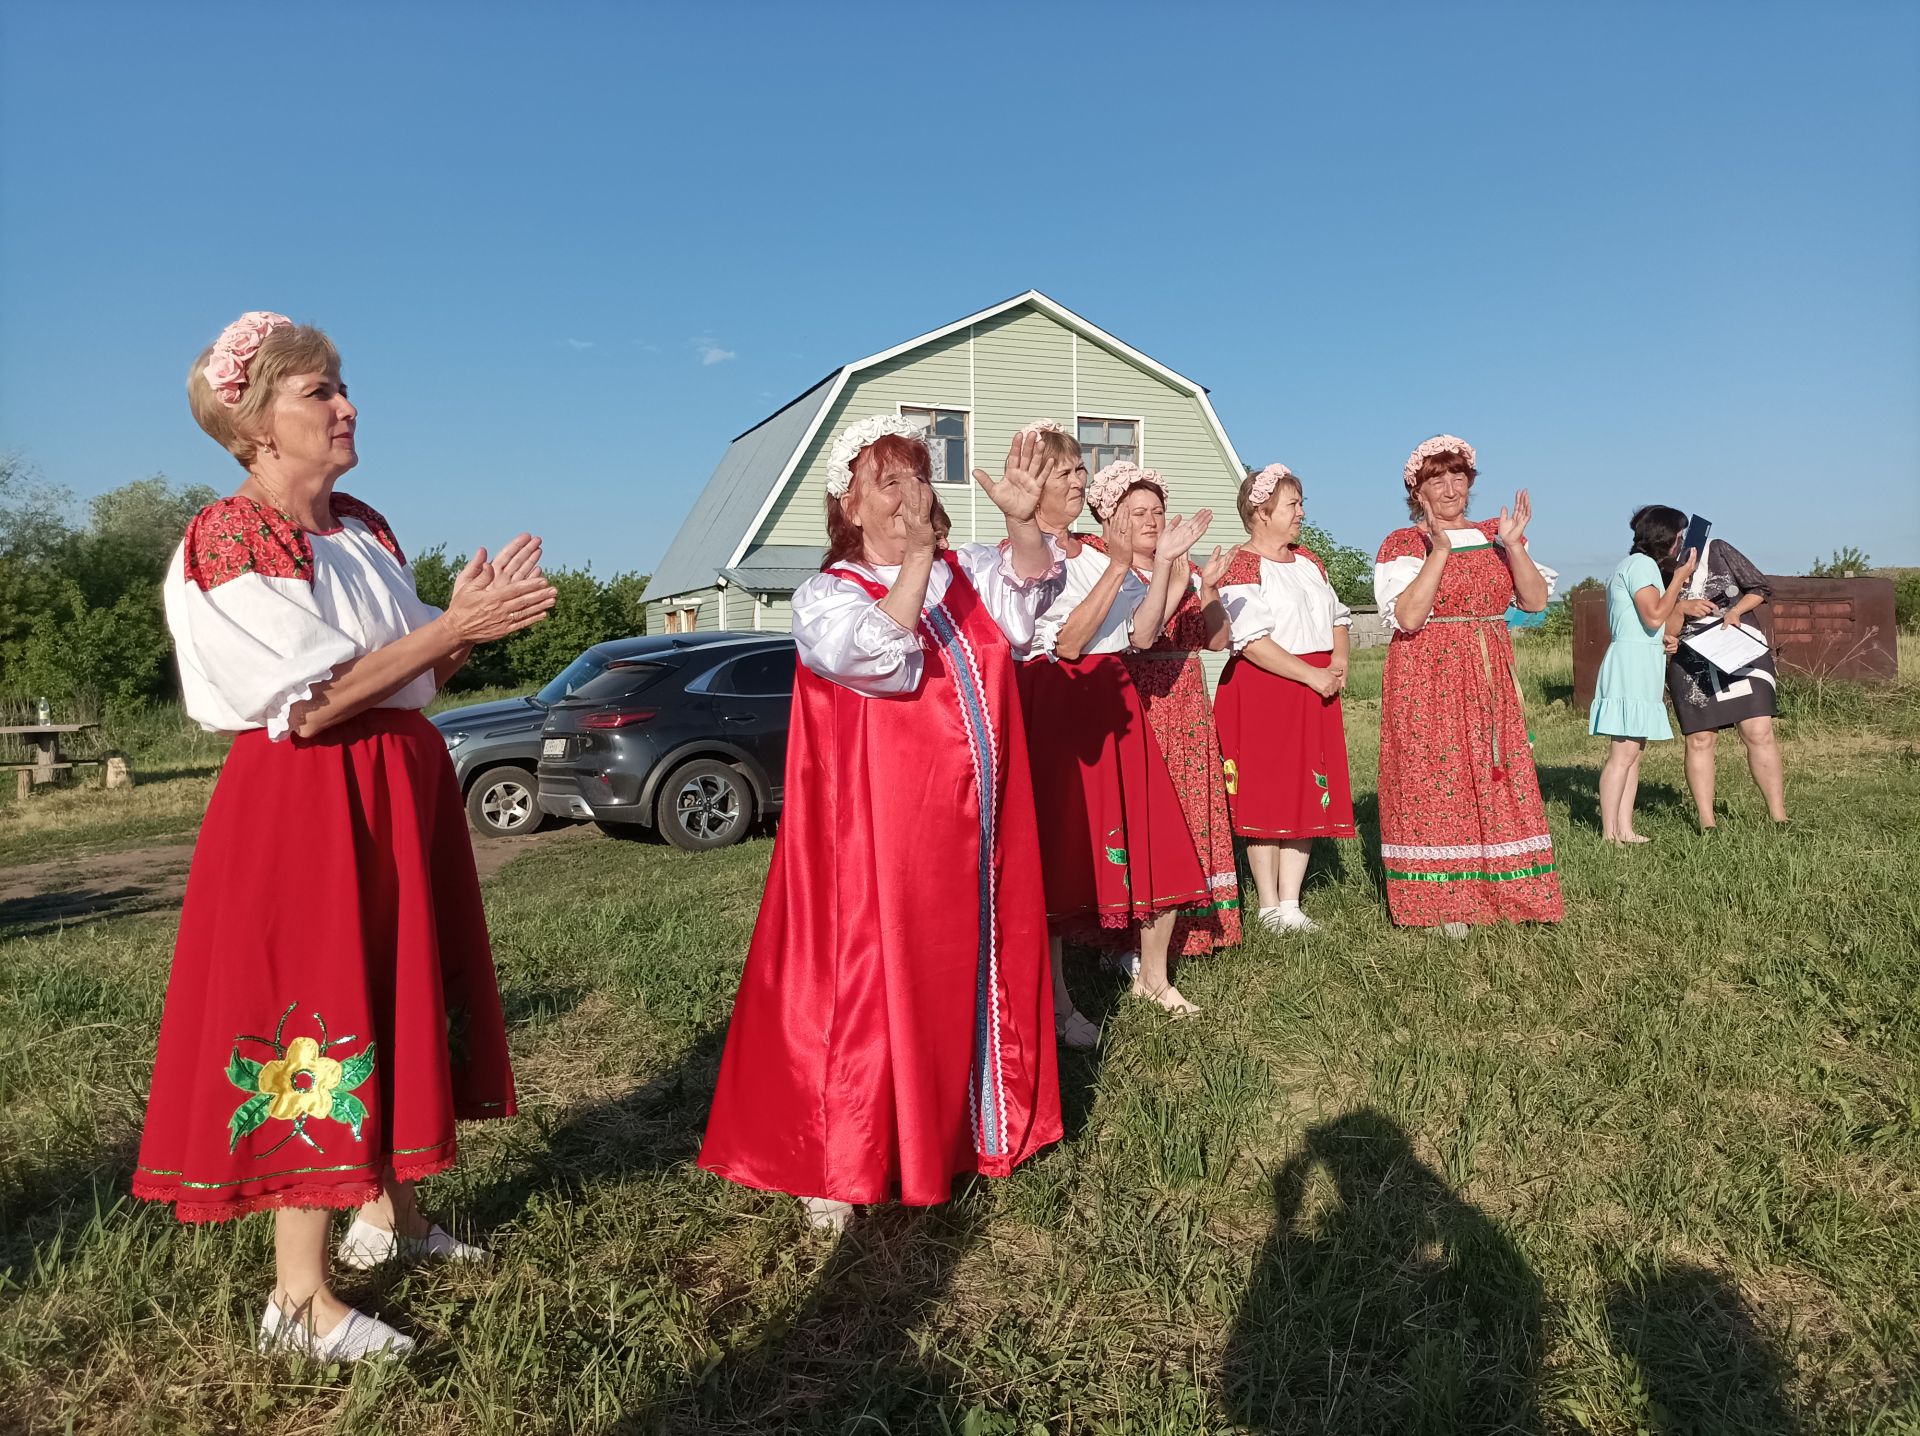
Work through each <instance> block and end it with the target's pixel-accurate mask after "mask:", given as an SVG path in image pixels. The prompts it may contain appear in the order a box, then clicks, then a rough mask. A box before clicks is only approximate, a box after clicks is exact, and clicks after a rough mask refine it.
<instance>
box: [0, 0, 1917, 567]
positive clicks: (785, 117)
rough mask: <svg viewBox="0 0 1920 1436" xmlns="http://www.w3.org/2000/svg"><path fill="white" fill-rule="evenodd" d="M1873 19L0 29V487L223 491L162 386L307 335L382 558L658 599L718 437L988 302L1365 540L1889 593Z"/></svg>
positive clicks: (879, 10) (1907, 525) (251, 22)
mask: <svg viewBox="0 0 1920 1436" xmlns="http://www.w3.org/2000/svg"><path fill="white" fill-rule="evenodd" d="M1917 65H1920V9H1917V8H1916V7H1914V6H1913V5H1911V4H1891V3H1889V4H1845V3H1840V4H1823V5H1818V6H1815V5H1813V4H1806V5H1802V6H1797V7H1786V6H1778V5H1768V4H1758V5H1756V4H1725V5H1721V4H1659V5H1639V4H1627V5H1603V6H1601V5H1589V6H1571V5H1538V4H1527V5H1513V6H1491V5H1458V4H1449V5H1443V6H1438V5H1426V4H1423V5H1406V6H1398V5H1339V6H1335V5H1317V6H1311V7H1309V6H1300V5H1284V6H1283V5H1276V4H1261V5H1246V6H1227V5H1193V6H1188V7H1174V6H1169V5H1164V4H1160V5H1151V6H1148V5H1133V4H1109V5H1100V6H1093V5H1078V4H1048V5H1044V6H1041V5H1026V6H1020V7H1011V6H1008V7H1001V6H993V5H989V6H976V7H959V8H956V7H943V8H934V7H917V6H910V5H892V6H885V7H881V6H873V7H865V6H854V5H823V4H814V5H793V4H781V5H774V4H765V5H760V4H742V5H718V4H714V5H690V4H681V5H672V6H668V5H659V6H641V5H635V4H580V3H555V4H550V5H544V6H535V5H507V4H504V3H474V0H467V3H462V4H458V5H452V4H448V5H439V4H424V3H420V4H416V3H397V4H384V5H378V6H362V5H357V4H321V5H313V6H287V5H254V6H234V5H228V6H216V5H213V4H208V3H199V2H198V0H176V3H170V4H165V5H153V4H150V3H149V4H143V5H141V6H138V7H133V6H103V5H96V4H86V3H61V4H35V5H29V4H27V3H25V0H0V449H6V450H11V451H14V452H17V453H20V454H22V455H23V456H25V457H26V458H27V459H28V460H30V461H31V462H32V463H33V464H35V465H36V466H37V467H38V468H39V469H40V471H41V472H42V474H43V475H44V476H45V477H46V478H47V479H49V480H51V481H53V482H56V483H60V484H64V485H66V486H67V487H69V488H71V489H73V490H74V491H75V492H76V493H78V494H81V495H83V496H84V495H87V494H92V493H97V492H99V491H101V490H103V489H106V488H110V487H113V486H115V485H117V484H120V483H123V482H126V481H127V480H129V479H134V478H138V477H141V476H143V475H146V474H149V473H152V472H155V471H162V472H165V473H166V474H168V475H169V476H171V477H172V478H174V479H176V480H180V481H202V482H207V483H212V484H215V485H217V486H221V487H223V488H224V487H231V486H233V485H234V484H235V483H237V482H238V480H239V478H240V471H239V469H238V468H237V466H235V465H233V464H232V462H231V461H230V460H229V459H228V458H227V457H226V456H225V455H224V454H222V453H221V452H220V451H218V450H217V449H215V448H214V447H213V445H212V444H211V443H210V442H209V441H208V440H207V439H205V438H204V437H203V436H202V435H201V434H200V433H199V431H198V430H197V429H195V428H194V427H193V424H192V421H191V419H190V418H189V417H188V414H187V409H186V403H185V400H184V397H183V381H184V376H185V371H186V368H187V365H188V362H189V360H190V359H191V358H192V356H193V355H194V354H195V352H196V351H197V350H198V349H199V347H200V346H201V345H203V344H205V343H207V342H208V341H209V340H210V339H211V338H212V337H213V336H214V335H215V334H216V333H217V332H218V331H219V329H220V328H221V326H222V325H223V324H225V323H226V322H227V321H228V320H229V319H231V318H232V317H233V316H234V315H236V314H238V313H239V312H240V311H241V310H245V309H252V308H268V309H279V310H284V311H286V312H288V313H290V314H293V315H294V316H296V317H298V318H300V319H303V320H307V321H311V322H315V323H319V324H322V325H324V326H325V327H326V328H327V329H329V330H330V331H331V332H332V334H333V335H334V337H335V338H336V340H338V341H339V343H340V345H341V348H342V350H343V351H344V354H345V357H346V366H347V375H348V379H349V381H350V383H351V384H352V386H353V390H354V395H355V398H356V400H358V401H359V402H360V404H361V405H362V407H363V411H364V412H363V418H362V429H361V452H362V455H363V458H362V462H361V467H360V469H359V471H358V472H357V473H356V474H355V475H354V476H353V477H352V478H351V479H350V480H349V481H348V487H349V488H351V489H352V490H354V491H355V492H357V493H358V494H360V495H361V496H362V497H364V498H366V499H367V500H369V501H370V502H372V503H374V504H375V505H377V506H378V507H380V508H382V509H384V510H385V511H386V512H387V513H388V514H389V516H390V517H391V518H392V519H393V520H394V522H395V525H396V527H397V528H398V529H399V531H400V534H401V537H402V539H403V541H405V542H407V543H408V544H409V546H410V547H414V548H420V547H425V546H426V545H428V544H430V543H433V542H437V541H441V540H445V541H446V542H448V543H449V544H451V545H452V546H453V547H455V548H458V549H464V548H467V547H470V546H471V545H473V544H475V543H489V544H491V543H494V542H496V541H497V540H498V539H499V538H500V537H502V536H504V535H506V534H508V533H510V532H512V531H513V530H514V529H516V528H518V527H521V526H526V527H532V528H536V529H538V530H539V531H541V532H542V533H544V534H545V535H546V537H547V543H548V549H549V553H550V556H551V560H552V561H553V562H555V563H562V564H567V563H571V564H581V563H589V562H590V563H591V564H592V565H593V566H594V567H595V569H596V570H597V571H599V572H602V573H607V572H611V571H614V570H618V569H624V568H638V569H641V570H645V569H647V568H649V567H650V566H651V565H652V564H653V562H654V561H655V560H656V559H657V558H658V557H659V555H660V553H661V552H662V550H663V548H664V547H665V544H666V542H667V540H668V539H669V537H670V536H671V535H672V533H673V531H674V529H675V528H676V527H677V525H678V524H679V521H680V519H681V518H682V516H683V515H684V514H685V512H686V510H687V508H688V506H689V504H690V503H691V502H692V500H693V497H694V495H695V493H696V492H697V491H698V489H699V487H700V486H701V485H702V484H703V483H704V482H705V480H706V477H707V474H708V472H709V471H710V470H711V468H712V466H713V464H714V462H715V461H716V460H717V458H718V457H719V455H720V453H721V451H722V449H723V448H724V446H725V445H726V443H727V441H728V439H730V438H731V437H732V436H733V435H734V434H735V433H737V432H739V431H740V430H742V429H745V428H747V427H748V426H750V425H751V424H753V423H755V422H756V421H758V420H759V419H760V418H761V417H762V416H763V415H765V414H766V413H767V412H769V411H770V410H771V409H773V408H774V407H776V406H777V405H778V404H780V403H783V402H784V401H785V400H787V399H788V398H790V397H791V396H792V395H794V394H795V393H797V392H798V391H799V390H801V389H803V388H805V387H806V386H807V385H809V384H811V383H813V382H814V381H815V380H816V379H818V378H819V377H820V376H821V375H823V374H824V373H826V372H827V371H828V370H829V369H831V368H833V367H834V366H836V365H838V364H840V363H842V362H845V361H847V360H849V359H853V358H857V357H860V356H862V355H864V354H867V353H870V352H872V351H874V350H878V349H882V348H885V347H888V346H890V345H892V344H894V343H897V342H899V341H900V340H902V339H905V338H908V337H910V336H912V335H914V334H917V333H920V332H922V331H924V330H927V329H931V328H934V327H937V326H938V325H941V324H944V323H946V322H948V321H950V320H952V319H955V318H958V317H959V316H961V315H963V314H966V313H968V312H970V311H972V310H974V309H978V308H981V307H984V306H985V305H987V304H990V303H993V302H995V301H997V300H1000V299H1003V298H1005V297H1007V296H1009V295H1011V294H1015V293H1017V292H1019V291H1021V290H1024V289H1026V288H1028V287H1035V288H1039V289H1041V290H1043V291H1045V292H1047V293H1048V294H1051V295H1052V296H1054V297H1055V298H1057V299H1059V300H1060V301H1061V302H1063V303H1065V304H1067V305H1068V306H1070V307H1071V308H1073V309H1075V310H1077V311H1079V312H1080V313H1082V314H1084V315H1086V316H1087V317H1088V318H1090V319H1092V320H1093V321H1094V322H1095V323H1097V324H1100V325H1102V326H1103V327H1105V328H1107V329H1109V330H1111V331H1113V332H1114V333H1116V334H1118V335H1120V336H1121V337H1122V338H1124V339H1126V340H1127V341H1129V342H1130V343H1132V344H1134V345H1136V346H1138V347H1139V348H1141V349H1144V350H1145V351H1146V352H1148V353H1150V354H1152V355H1153V356H1155V357H1156V358H1158V359H1160V360H1162V361H1164V362H1165V363H1168V364H1170V365H1172V366H1173V367H1174V368H1176V369H1179V370H1181V371H1182V372H1184V373H1187V374H1189V375H1191V376H1193V377H1194V378H1196V379H1199V380H1200V381H1201V382H1203V383H1205V384H1207V385H1208V386H1210V387H1211V389H1212V391H1213V398H1214V403H1215V405H1216V407H1217V409H1218V411H1219V413H1220V416H1221V419H1222V421H1223V422H1224V423H1225V424H1226V426H1227V431H1228V433H1229V434H1230V435H1231V436H1232V437H1233V440H1234V442H1235V444H1236V446H1237V447H1238V448H1239V450H1240V452H1241V454H1242V456H1243V457H1245V458H1246V459H1248V460H1250V461H1252V462H1254V463H1264V462H1268V461H1271V460H1275V459H1278V460H1281V461H1283V462H1285V463H1287V464H1289V465H1290V466H1292V467H1293V468H1295V469H1296V470H1298V471H1299V472H1300V473H1301V474H1302V475H1303V476H1305V478H1306V480H1307V483H1308V496H1309V515H1310V517H1311V518H1312V519H1313V520H1315V521H1317V522H1319V523H1321V524H1323V525H1324V526H1326V527H1328V528H1330V529H1332V530H1333V532H1334V533H1335V535H1336V536H1337V537H1339V538H1341V539H1342V540H1344V541H1346V542H1349V543H1353V544H1356V545H1359V546H1362V547H1365V548H1368V549H1371V548H1372V547H1373V545H1374V544H1376V543H1377V542H1378V540H1379V538H1380V536H1381V535H1382V534H1383V533H1384V532H1385V531H1386V530H1387V529H1389V528H1391V527H1393V526H1394V525H1396V524H1398V523H1400V522H1404V517H1403V516H1404V509H1403V508H1402V507H1401V505H1400V501H1399V491H1400V479H1399V473H1400V466H1401V463H1402V462H1403V460H1404V458H1405V456H1406V454H1407V451H1408V450H1409V449H1410V448H1411V447H1412V446H1413V445H1414V444H1415V443H1416V442H1418V441H1419V440H1420V439H1422V438H1425V437H1426V436H1427V435H1429V434H1432V433H1434V432H1436V431H1440V430H1450V431H1452V432H1455V433H1459V434H1464V435H1466V436H1467V437H1469V438H1470V439H1472V440H1473V441H1474V442H1475V443H1476V444H1477V445H1479V447H1480V451H1481V466H1482V480H1481V484H1480V493H1479V496H1478V498H1477V500H1476V512H1480V513H1483V514H1490V513H1492V512H1493V511H1494V510H1495V508H1497V507H1498V504H1499V502H1500V498H1499V497H1498V496H1499V495H1500V494H1501V493H1502V492H1503V491H1510V490H1511V489H1512V488H1513V487H1515V486H1517V485H1519V484H1527V485H1529V486H1530V487H1531V488H1532V490H1533V494H1534V500H1535V507H1536V512H1537V518H1536V521H1535V528H1534V536H1535V538H1534V542H1535V550H1536V552H1537V553H1538V554H1539V555H1540V556H1541V557H1542V558H1543V559H1544V560H1546V561H1547V562H1550V563H1555V564H1557V565H1558V566H1559V567H1561V568H1562V569H1564V570H1566V571H1567V572H1568V573H1569V575H1577V574H1580V573H1587V572H1596V571H1598V572H1604V571H1606V570H1607V569H1608V568H1610V567H1611V565H1612V563H1613V562H1614V560H1615V559H1616V557H1617V556H1618V555H1619V554H1620V553H1621V552H1622V551H1623V550H1624V548H1625V545H1626V541H1627V530H1626V518H1627V514H1628V513H1629V511H1630V510H1631V509H1632V508H1633V507H1634V506H1635V505H1636V504H1638V503H1640V502H1643V501H1648V500H1660V501H1665V502H1670V503H1674V504H1678V505H1680V506H1682V507H1698V508H1700V509H1701V510H1703V511H1705V512H1707V513H1709V514H1710V515H1711V516H1713V517H1714V518H1715V519H1716V520H1717V521H1718V522H1719V531H1720V532H1721V533H1722V534H1724V535H1725V536H1726V537H1728V538H1730V539H1732V540H1734V541H1735V542H1737V543H1738V544H1740V545H1741V546H1742V547H1743V548H1745V549H1746V550H1747V551H1748V552H1749V554H1750V555H1751V556H1752V557H1753V558H1755V559H1756V560H1758V561H1759V562H1760V563H1762V564H1763V565H1765V566H1767V567H1769V568H1772V569H1774V570H1776V571H1784V572H1803V571H1804V568H1805V565H1806V564H1807V563H1808V561H1810V560H1811V559H1813V558H1814V557H1816V556H1819V555H1824V554H1826V553H1827V552H1828V551H1830V550H1832V549H1833V548H1835V547H1837V546H1838V545H1841V544H1846V543H1852V544H1857V545H1859V546H1860V547H1861V548H1863V549H1865V550H1867V551H1868V552H1869V553H1870V554H1871V555H1872V557H1873V558H1874V559H1875V561H1876V562H1879V563H1909V564H1913V563H1920V458H1917V457H1916V456H1920V86H1916V84H1915V81H1914V75H1915V73H1916V66H1917Z"/></svg>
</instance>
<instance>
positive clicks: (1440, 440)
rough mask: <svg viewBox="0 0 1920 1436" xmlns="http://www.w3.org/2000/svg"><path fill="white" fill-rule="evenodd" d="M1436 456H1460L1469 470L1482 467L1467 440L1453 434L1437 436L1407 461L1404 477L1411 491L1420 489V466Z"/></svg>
mask: <svg viewBox="0 0 1920 1436" xmlns="http://www.w3.org/2000/svg"><path fill="white" fill-rule="evenodd" d="M1435 454H1460V455H1463V456H1464V457H1465V458H1466V461H1467V467H1468V468H1470V469H1477V468H1479V467H1480V465H1479V463H1478V461H1477V460H1476V459H1475V458H1474V455H1473V445H1472V444H1469V443H1468V442H1467V441H1466V440H1465V439H1457V438H1455V437H1454V436H1453V435H1452V434H1435V435H1434V436H1433V437H1432V438H1431V439H1428V440H1427V441H1426V442H1425V443H1423V444H1421V445H1420V447H1419V448H1417V449H1415V450H1414V451H1413V453H1412V455H1411V456H1410V457H1409V458H1408V459H1407V468H1406V472H1405V474H1404V477H1405V479H1406V481H1407V488H1408V489H1409V490H1412V489H1417V488H1419V487H1420V465H1421V464H1422V463H1424V462H1425V461H1426V460H1428V459H1431V458H1432V457H1433V456H1434V455H1435Z"/></svg>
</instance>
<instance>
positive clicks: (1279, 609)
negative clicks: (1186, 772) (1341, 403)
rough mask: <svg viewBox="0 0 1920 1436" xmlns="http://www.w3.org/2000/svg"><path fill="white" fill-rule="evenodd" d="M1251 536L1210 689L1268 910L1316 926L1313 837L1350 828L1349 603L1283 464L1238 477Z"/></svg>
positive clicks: (1231, 580)
mask: <svg viewBox="0 0 1920 1436" xmlns="http://www.w3.org/2000/svg"><path fill="white" fill-rule="evenodd" d="M1239 508H1240V521H1241V522H1242V523H1243V524H1245V525H1246V528H1247V533H1248V535H1249V537H1248V540H1247V542H1246V543H1245V544H1244V545H1243V546H1242V547H1241V549H1240V551H1239V552H1238V553H1237V554H1236V555H1235V556H1234V559H1233V562H1232V564H1230V565H1229V566H1228V569H1227V572H1226V575H1225V576H1224V577H1223V578H1222V579H1221V581H1220V599H1221V602H1222V603H1224V604H1225V605H1226V609H1227V616H1228V618H1229V619H1230V620H1231V622H1232V625H1233V639H1232V642H1233V658H1232V659H1231V660H1229V661H1228V663H1227V668H1226V672H1225V673H1223V674H1222V675H1221V677H1220V688H1219V691H1218V692H1217V693H1216V694H1215V695H1214V707H1213V711H1214V720H1215V722H1216V723H1217V724H1218V726H1219V729H1220V750H1221V752H1222V754H1223V755H1224V756H1225V759H1226V769H1227V797H1228V801H1229V803H1230V804H1231V805H1232V808H1233V830H1234V832H1236V833H1238V834H1239V835H1240V836H1241V837H1243V838H1245V839H1246V840H1247V865H1248V866H1249V867H1250V868H1251V869H1252V870H1253V881H1254V886H1255V887H1256V888H1257V889H1258V891H1259V895H1260V921H1261V922H1262V923H1263V924H1265V925H1266V927H1267V928H1269V929H1270V930H1272V931H1275V932H1312V931H1314V930H1316V929H1317V928H1318V926H1319V924H1317V923H1315V922H1314V921H1313V920H1312V919H1311V918H1309V917H1308V916H1307V915H1306V914H1305V913H1303V912H1301V910H1300V886H1301V883H1302V882H1304V881H1305V879H1306V875H1307V857H1308V854H1309V853H1310V852H1311V851H1312V848H1313V840H1314V839H1315V838H1350V837H1352V836H1353V792H1352V789H1351V787H1350V786H1349V785H1348V781H1347V739H1346V733H1345V730H1344V729H1343V728H1342V727H1341V714H1340V692H1341V690H1342V689H1343V688H1345V687H1346V684H1347V642H1348V634H1347V629H1348V626H1349V625H1350V624H1351V623H1352V621H1353V618H1352V615H1351V614H1350V613H1349V612H1348V610H1347V606H1346V605H1345V604H1344V603H1342V602H1341V601H1340V599H1339V596H1338V595H1337V594H1335V593H1334V591H1333V587H1332V585H1331V584H1329V583H1328V582H1327V575H1326V568H1325V565H1323V564H1322V563H1321V562H1320V559H1319V557H1318V556H1317V555H1316V554H1314V553H1313V551H1312V550H1310V549H1305V548H1302V547H1301V546H1300V543H1299V539H1300V521H1301V519H1302V518H1303V517H1304V516H1305V513H1306V496H1305V495H1304V494H1303V493H1302V491H1301V488H1300V480H1298V479H1297V478H1295V477H1294V476H1293V474H1292V473H1291V472H1289V471H1288V469H1287V467H1286V466H1285V465H1284V464H1268V465H1267V467H1266V468H1264V469H1262V470H1261V471H1260V472H1259V473H1257V474H1254V475H1253V476H1252V477H1250V478H1248V479H1247V480H1246V482H1244V483H1243V484H1241V485H1240V499H1239Z"/></svg>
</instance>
